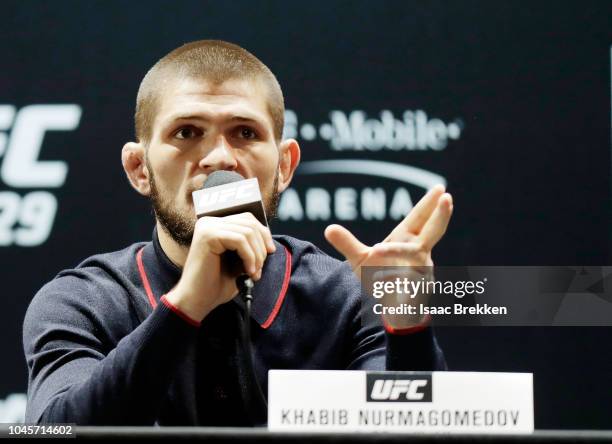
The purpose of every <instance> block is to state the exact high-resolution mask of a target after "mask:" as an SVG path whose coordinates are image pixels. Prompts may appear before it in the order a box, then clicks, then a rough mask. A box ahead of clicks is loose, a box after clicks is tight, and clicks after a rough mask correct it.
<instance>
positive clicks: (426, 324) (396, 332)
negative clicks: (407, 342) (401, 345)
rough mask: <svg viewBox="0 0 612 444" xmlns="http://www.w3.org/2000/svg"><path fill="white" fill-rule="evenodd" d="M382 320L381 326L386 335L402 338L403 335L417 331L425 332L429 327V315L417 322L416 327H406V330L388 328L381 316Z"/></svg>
mask: <svg viewBox="0 0 612 444" xmlns="http://www.w3.org/2000/svg"><path fill="white" fill-rule="evenodd" d="M382 320H383V325H384V326H385V330H386V331H387V333H390V334H392V335H400V336H403V335H410V334H412V333H417V332H419V331H423V330H425V329H426V328H427V327H429V324H431V315H430V314H428V315H426V316H425V317H424V318H423V320H422V321H421V322H419V323H418V324H417V325H415V326H413V327H407V328H394V327H392V326H390V325H389V324H387V323H386V322H385V318H384V316H382Z"/></svg>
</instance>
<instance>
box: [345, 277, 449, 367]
mask: <svg viewBox="0 0 612 444" xmlns="http://www.w3.org/2000/svg"><path fill="white" fill-rule="evenodd" d="M349 270H350V268H349ZM349 279H350V283H345V284H344V285H342V286H341V287H344V288H347V289H348V293H349V294H346V295H345V298H346V300H347V301H351V303H349V304H348V310H350V311H351V312H352V315H351V316H350V318H351V319H352V322H351V324H352V326H351V331H352V334H351V335H352V346H351V348H352V354H351V358H350V364H349V366H348V368H349V369H352V370H397V371H436V370H447V366H446V360H445V359H444V353H443V352H442V350H441V348H440V346H439V345H438V341H437V339H436V336H435V334H434V328H433V327H431V326H429V327H426V328H424V329H422V330H420V331H415V332H413V333H405V334H393V333H389V332H387V331H386V330H385V328H384V326H383V323H382V319H381V316H380V315H379V314H376V313H374V310H373V307H374V303H375V300H374V299H373V298H372V297H371V296H370V295H368V294H366V293H365V292H363V290H362V288H361V284H360V283H359V281H358V280H357V278H355V277H354V275H352V272H351V277H350V278H349Z"/></svg>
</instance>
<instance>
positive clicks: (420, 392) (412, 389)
mask: <svg viewBox="0 0 612 444" xmlns="http://www.w3.org/2000/svg"><path fill="white" fill-rule="evenodd" d="M366 382H367V383H366V399H367V401H368V402H432V384H431V374H430V373H414V374H406V373H368V374H367V380H366Z"/></svg>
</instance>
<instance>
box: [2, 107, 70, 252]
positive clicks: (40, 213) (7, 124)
mask: <svg viewBox="0 0 612 444" xmlns="http://www.w3.org/2000/svg"><path fill="white" fill-rule="evenodd" d="M80 120H81V107H80V106H79V105H74V104H66V105H29V106H25V107H23V108H21V109H20V110H17V109H16V108H15V107H14V106H13V105H0V161H1V165H0V178H1V179H2V182H3V183H4V184H5V185H6V186H8V187H11V188H13V189H20V188H21V189H28V190H31V189H37V188H39V189H40V188H42V189H45V188H59V187H61V186H63V185H64V183H65V181H66V176H67V174H68V164H67V163H66V162H64V161H61V160H44V161H43V160H39V157H40V152H41V149H42V146H43V140H44V137H45V133H46V132H47V131H73V130H75V129H76V128H77V127H78V125H79V122H80ZM56 212H57V198H56V197H55V196H54V195H53V194H52V193H50V192H49V191H44V190H36V191H30V192H27V193H25V194H21V193H17V192H16V191H11V190H3V191H0V247H6V246H11V245H18V246H23V247H34V246H38V245H41V244H43V243H44V242H45V241H46V240H47V239H48V237H49V234H50V233H51V228H52V227H53V222H54V220H55V214H56Z"/></svg>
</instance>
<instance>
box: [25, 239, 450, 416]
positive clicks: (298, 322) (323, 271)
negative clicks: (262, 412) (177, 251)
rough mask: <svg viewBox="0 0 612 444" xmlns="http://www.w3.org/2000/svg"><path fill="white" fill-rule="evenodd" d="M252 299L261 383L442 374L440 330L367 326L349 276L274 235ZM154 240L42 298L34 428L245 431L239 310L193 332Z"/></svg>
mask: <svg viewBox="0 0 612 444" xmlns="http://www.w3.org/2000/svg"><path fill="white" fill-rule="evenodd" d="M274 240H275V243H276V248H277V250H276V252H275V253H274V254H272V255H269V256H268V258H267V260H266V262H265V265H264V269H263V274H262V279H261V280H260V281H259V282H257V283H256V286H255V288H254V301H253V308H252V321H251V341H252V344H253V353H254V368H255V374H256V378H257V380H258V381H259V384H260V385H261V387H262V389H263V393H267V372H268V370H269V369H349V370H350V369H353V370H363V369H368V370H384V369H394V370H440V369H444V368H445V363H444V357H443V355H442V352H441V351H440V349H439V348H438V346H437V343H436V340H435V337H434V335H433V332H432V329H431V328H426V329H424V330H422V331H419V332H416V333H410V334H407V335H392V334H389V333H386V332H385V330H384V328H383V326H382V324H381V323H380V321H379V320H377V321H376V322H374V321H372V319H376V318H373V317H372V316H364V310H366V308H364V307H365V304H362V297H361V290H360V285H359V281H358V280H357V278H356V277H355V276H354V274H353V272H352V271H351V269H350V267H349V265H348V264H347V263H345V262H340V261H338V260H336V259H334V258H331V257H330V256H328V255H326V254H324V253H323V252H321V251H320V250H318V249H317V248H316V247H314V246H313V245H312V244H310V243H307V242H303V241H300V240H297V239H294V238H291V237H287V236H274ZM180 272H181V271H180V269H178V268H177V267H176V266H174V264H172V263H171V262H170V260H169V259H168V258H167V257H166V255H165V254H164V252H163V250H162V249H161V246H160V245H159V241H158V239H157V236H156V233H154V239H153V241H152V242H148V243H137V244H134V245H132V246H130V247H128V248H126V249H124V250H121V251H118V252H113V253H108V254H101V255H96V256H93V257H91V258H89V259H87V260H85V261H84V262H83V263H81V264H80V265H79V266H77V267H76V268H75V269H72V270H66V271H62V272H61V273H60V274H59V275H58V276H57V277H56V278H55V279H54V280H52V281H51V282H49V283H48V284H46V285H45V286H44V287H43V288H42V289H41V290H40V291H39V292H38V293H37V294H36V296H35V297H34V299H33V300H32V302H31V304H30V306H29V308H28V311H27V313H26V317H25V322H24V327H23V341H24V351H25V356H26V360H27V365H28V369H29V386H28V406H27V412H26V421H27V422H41V423H49V422H64V423H77V424H98V425H103V424H123V425H153V424H159V425H216V426H230V425H233V426H239V425H247V424H248V422H246V420H245V418H246V417H247V416H248V415H247V412H245V409H246V407H245V405H244V404H245V402H244V392H243V389H244V387H243V385H244V381H245V380H246V379H245V378H247V376H248V375H245V374H244V373H245V369H244V365H243V362H244V359H243V358H244V356H242V355H241V352H239V351H237V350H239V346H238V345H239V338H238V336H239V335H238V333H237V332H238V331H239V326H240V325H242V324H240V319H241V316H242V315H244V307H243V304H242V302H241V301H239V300H238V298H236V299H235V300H233V301H230V302H229V303H227V304H223V305H221V306H219V307H217V308H216V309H215V310H213V311H212V312H211V313H210V314H209V315H208V316H207V317H206V318H205V319H204V321H203V322H202V323H201V325H197V324H196V325H194V323H193V322H190V321H189V319H186V318H185V316H184V315H182V314H181V313H180V312H178V311H177V310H176V309H174V308H173V307H171V305H170V304H169V303H167V301H165V299H161V296H162V295H164V294H165V293H167V292H168V291H169V290H170V289H171V288H172V287H173V286H174V285H175V284H176V283H177V281H178V279H179V277H180Z"/></svg>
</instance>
